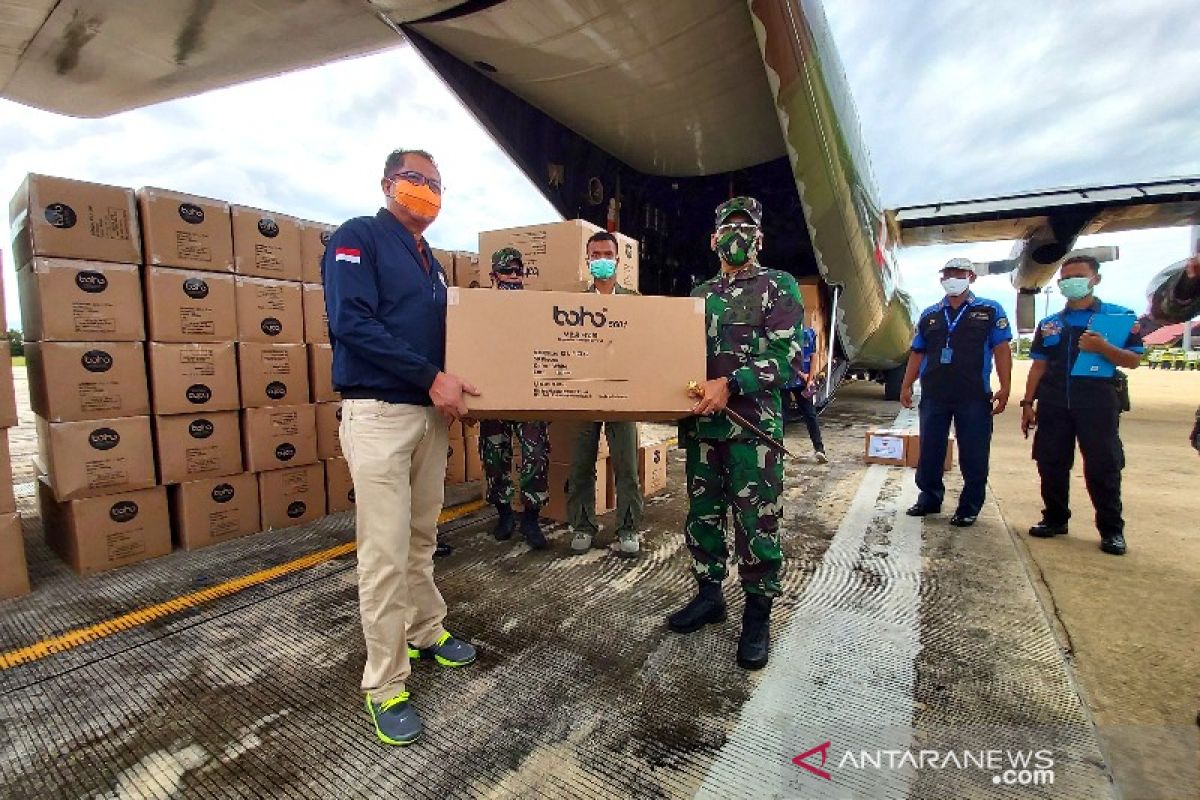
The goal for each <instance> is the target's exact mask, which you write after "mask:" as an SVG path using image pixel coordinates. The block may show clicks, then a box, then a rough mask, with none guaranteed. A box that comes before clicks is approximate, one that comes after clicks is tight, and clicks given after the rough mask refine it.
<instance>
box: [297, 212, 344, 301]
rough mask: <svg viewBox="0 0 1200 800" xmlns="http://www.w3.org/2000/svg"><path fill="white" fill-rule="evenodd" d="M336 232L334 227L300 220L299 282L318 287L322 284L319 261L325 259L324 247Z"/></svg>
mask: <svg viewBox="0 0 1200 800" xmlns="http://www.w3.org/2000/svg"><path fill="white" fill-rule="evenodd" d="M336 230H337V226H336V225H326V224H325V223H323V222H312V221H310V220H307V219H302V220H300V280H302V281H304V282H305V283H315V284H318V285H319V284H321V283H322V282H323V281H322V280H321V261H322V260H324V258H325V245H327V244H329V237H330V236H332V235H333V232H334V231H336Z"/></svg>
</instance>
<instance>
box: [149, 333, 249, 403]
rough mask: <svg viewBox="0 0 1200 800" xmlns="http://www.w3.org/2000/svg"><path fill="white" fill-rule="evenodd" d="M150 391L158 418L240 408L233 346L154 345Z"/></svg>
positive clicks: (152, 349)
mask: <svg viewBox="0 0 1200 800" xmlns="http://www.w3.org/2000/svg"><path fill="white" fill-rule="evenodd" d="M150 389H151V395H152V396H153V398H154V413H155V414H193V413H196V412H199V411H204V412H212V411H228V410H231V409H236V408H238V369H237V355H236V353H235V351H234V345H233V342H211V343H205V344H168V343H166V342H151V343H150Z"/></svg>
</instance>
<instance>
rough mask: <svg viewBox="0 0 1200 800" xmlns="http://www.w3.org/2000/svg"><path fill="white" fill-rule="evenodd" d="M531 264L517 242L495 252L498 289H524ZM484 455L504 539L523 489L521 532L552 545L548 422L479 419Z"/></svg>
mask: <svg viewBox="0 0 1200 800" xmlns="http://www.w3.org/2000/svg"><path fill="white" fill-rule="evenodd" d="M524 277H525V268H524V265H523V264H522V263H521V253H520V251H519V250H517V249H516V248H515V247H505V248H502V249H500V250H497V251H496V252H495V253H493V254H492V285H493V286H494V287H495V288H497V289H523V288H524V286H525V282H524ZM514 438H515V439H516V440H517V441H518V442H519V447H520V448H521V468H520V471H519V472H520V474H519V477H518V483H519V484H520V485H519V486H515V487H514V486H513V481H512V460H513V439H514ZM479 457H480V460H482V461H483V473H484V476H485V477H486V478H487V501H488V502H489V503H491V504H492V505H494V506H495V507H496V513H497V514H499V520H498V521H497V523H496V527H495V528H494V529H493V530H492V535H493V536H495V537H496V538H497V539H499V540H500V541H505V540H507V539H510V538H512V535H513V528H514V527H515V523H516V519H515V516H514V514H513V510H512V501H513V496H514V494H516V493H517V492H518V491H519V492H520V494H521V502H522V504H523V505H524V510H523V511H522V512H521V535H522V536H524V537H525V541H526V542H527V543H528V544H529V546H530V547H531V548H533V549H534V550H542V549H544V548H545V547H546V537H545V536H544V535H543V534H542V529H541V527H540V526H539V525H538V512H539V511H541V509H542V507H543V506H544V505H546V501H547V500H548V499H549V498H550V492H549V488H550V482H549V471H550V437H549V436H548V435H547V432H546V423H544V422H517V421H509V420H500V419H485V420H482V421H480V423H479Z"/></svg>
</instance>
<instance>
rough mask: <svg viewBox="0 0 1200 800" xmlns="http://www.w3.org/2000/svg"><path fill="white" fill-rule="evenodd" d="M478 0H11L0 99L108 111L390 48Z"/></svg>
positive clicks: (1, 43) (0, 60) (2, 39)
mask: <svg viewBox="0 0 1200 800" xmlns="http://www.w3.org/2000/svg"><path fill="white" fill-rule="evenodd" d="M478 5H479V2H478V0H300V1H298V0H0V96H3V97H6V98H8V99H10V100H15V101H16V102H19V103H24V104H26V105H31V106H35V107H37V108H42V109H45V110H47V111H54V112H57V113H60V114H69V115H71V116H80V117H102V116H107V115H109V114H114V113H117V112H119V111H125V110H128V109H131V108H135V107H138V106H144V105H149V104H151V103H157V102H161V101H164V100H171V99H174V98H177V97H184V96H187V95H193V94H198V93H200V92H204V91H208V90H209V89H216V88H220V87H223V86H229V85H232V84H235V83H241V82H243V81H248V80H254V79H257V78H265V77H268V76H271V75H278V74H281V73H284V72H288V71H290V70H294V69H300V68H304V67H310V66H316V65H318V64H324V63H328V62H329V61H333V60H337V59H340V58H348V57H351V56H356V55H363V54H366V53H371V52H375V51H378V50H383V49H386V48H389V47H395V46H397V45H399V44H400V43H401V42H402V41H403V39H402V38H401V36H400V35H399V33H398V32H397V26H399V25H401V24H406V23H410V22H414V21H418V20H430V19H440V18H446V17H449V16H453V15H454V14H455V12H456V9H458V8H459V7H466V8H469V7H471V6H478Z"/></svg>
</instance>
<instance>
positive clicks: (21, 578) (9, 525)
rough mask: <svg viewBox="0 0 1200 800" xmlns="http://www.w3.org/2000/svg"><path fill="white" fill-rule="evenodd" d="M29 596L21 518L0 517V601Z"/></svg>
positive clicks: (27, 570) (12, 516)
mask: <svg viewBox="0 0 1200 800" xmlns="http://www.w3.org/2000/svg"><path fill="white" fill-rule="evenodd" d="M25 594H29V568H28V567H27V566H26V563H25V537H24V535H23V534H22V531H21V518H20V517H19V516H17V515H16V514H11V513H10V514H3V515H0V600H7V599H10V598H13V597H20V596H21V595H25Z"/></svg>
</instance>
